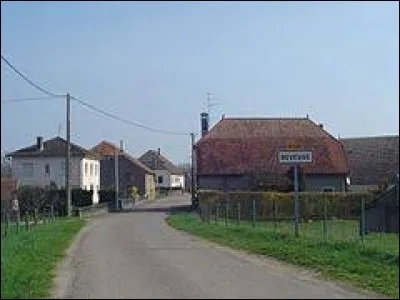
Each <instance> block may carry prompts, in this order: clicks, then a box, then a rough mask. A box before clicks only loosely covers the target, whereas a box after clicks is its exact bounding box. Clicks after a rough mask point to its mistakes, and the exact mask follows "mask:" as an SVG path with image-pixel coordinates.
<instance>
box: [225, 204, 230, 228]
mask: <svg viewBox="0 0 400 300" xmlns="http://www.w3.org/2000/svg"><path fill="white" fill-rule="evenodd" d="M228 207H229V203H228V201H226V202H225V224H226V225H227V226H228V218H229V210H228V209H229V208H228Z"/></svg>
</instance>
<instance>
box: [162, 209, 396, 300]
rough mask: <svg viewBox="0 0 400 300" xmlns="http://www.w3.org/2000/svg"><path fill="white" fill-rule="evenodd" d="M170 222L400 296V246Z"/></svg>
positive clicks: (181, 217) (189, 220)
mask: <svg viewBox="0 0 400 300" xmlns="http://www.w3.org/2000/svg"><path fill="white" fill-rule="evenodd" d="M167 223H168V224H169V225H170V226H172V227H174V228H176V229H179V230H183V231H186V232H188V233H191V234H195V235H197V236H199V237H202V238H205V239H208V240H210V241H213V242H216V243H219V244H221V245H224V246H229V247H231V248H234V249H240V250H246V251H248V252H250V253H255V254H261V255H267V256H270V257H274V258H277V259H280V260H282V261H286V262H289V263H293V264H297V265H301V266H306V267H311V268H312V269H315V270H316V271H319V272H320V273H321V274H322V275H323V276H325V277H328V278H332V279H338V280H342V281H346V282H349V283H352V284H354V285H356V286H358V287H361V288H364V289H366V290H370V291H374V292H377V293H380V294H383V295H387V296H390V297H394V298H398V296H399V281H398V278H399V253H398V247H397V253H396V252H395V251H385V250H379V249H377V248H376V247H369V246H367V245H362V244H359V243H355V242H349V241H329V240H328V241H317V240H315V239H309V238H307V237H301V238H298V239H295V238H294V237H293V236H292V235H290V234H288V233H282V232H273V231H270V230H266V229H265V228H262V227H255V228H253V227H251V226H248V225H231V226H229V227H224V226H222V225H221V224H214V223H207V222H201V220H200V219H199V218H198V217H197V215H196V214H193V213H179V214H172V215H170V216H169V217H168V218H167ZM397 243H398V238H397Z"/></svg>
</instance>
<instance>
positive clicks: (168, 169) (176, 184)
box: [139, 149, 185, 190]
mask: <svg viewBox="0 0 400 300" xmlns="http://www.w3.org/2000/svg"><path fill="white" fill-rule="evenodd" d="M139 160H140V161H141V162H142V163H143V164H144V165H146V166H147V167H148V168H149V169H151V170H153V171H154V173H155V179H156V188H180V189H182V190H183V189H184V188H185V172H184V171H183V170H182V169H180V168H178V167H177V166H176V165H175V164H173V163H172V162H171V161H170V160H168V159H167V158H166V157H165V156H164V155H162V154H161V151H160V149H158V150H157V151H155V150H148V151H147V152H146V153H144V154H143V155H142V156H141V157H140V158H139Z"/></svg>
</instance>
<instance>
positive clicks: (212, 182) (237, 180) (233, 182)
mask: <svg viewBox="0 0 400 300" xmlns="http://www.w3.org/2000/svg"><path fill="white" fill-rule="evenodd" d="M248 184H249V180H248V178H247V177H246V176H241V175H237V176H198V181H197V185H198V189H205V190H225V191H227V190H246V189H248Z"/></svg>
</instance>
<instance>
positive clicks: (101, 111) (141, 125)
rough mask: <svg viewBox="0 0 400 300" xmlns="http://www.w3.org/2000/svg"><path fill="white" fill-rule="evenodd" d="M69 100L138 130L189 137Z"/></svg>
mask: <svg viewBox="0 0 400 300" xmlns="http://www.w3.org/2000/svg"><path fill="white" fill-rule="evenodd" d="M71 99H72V100H75V101H77V102H79V103H80V104H82V105H84V106H86V107H88V108H90V109H92V110H94V111H96V112H98V113H100V114H103V115H105V116H108V117H110V118H112V119H115V120H118V121H120V122H123V123H126V124H128V125H132V126H136V127H140V128H143V129H146V130H149V131H153V132H159V133H165V134H170V135H189V133H183V132H176V131H170V130H163V129H156V128H152V127H150V126H147V125H143V124H139V123H137V122H134V121H129V120H126V119H123V118H120V117H118V116H116V115H113V114H111V113H109V112H106V111H105V110H103V109H100V108H97V107H95V106H93V105H92V104H89V103H87V102H85V101H83V100H81V99H79V98H76V97H74V96H72V97H71Z"/></svg>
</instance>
